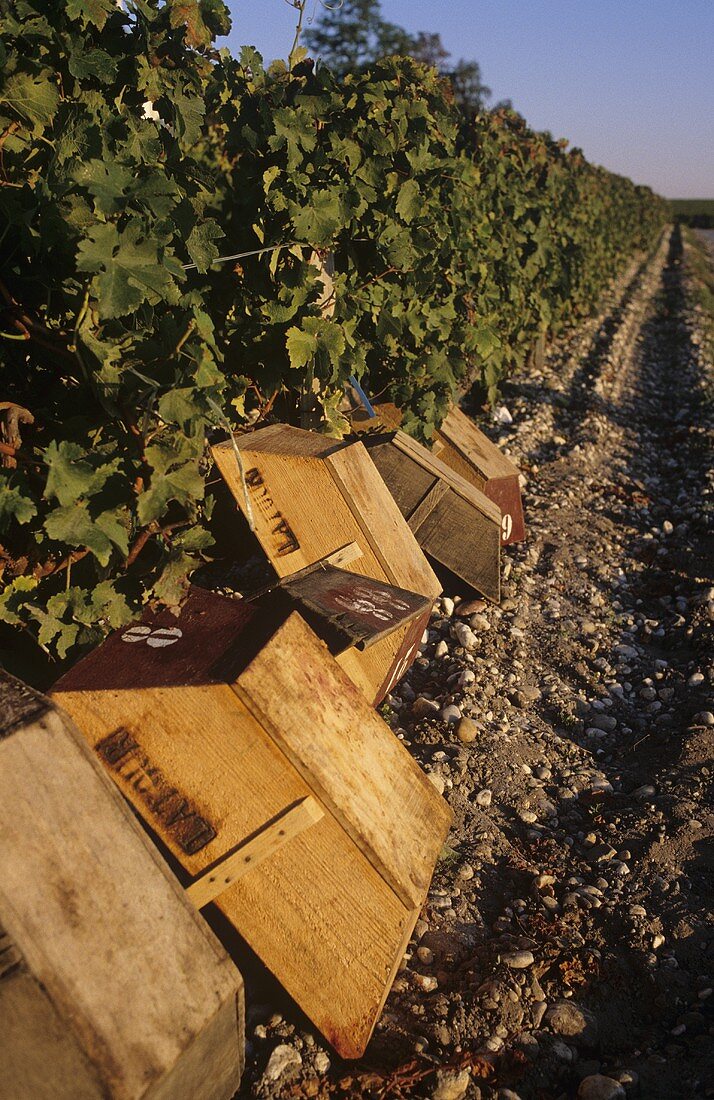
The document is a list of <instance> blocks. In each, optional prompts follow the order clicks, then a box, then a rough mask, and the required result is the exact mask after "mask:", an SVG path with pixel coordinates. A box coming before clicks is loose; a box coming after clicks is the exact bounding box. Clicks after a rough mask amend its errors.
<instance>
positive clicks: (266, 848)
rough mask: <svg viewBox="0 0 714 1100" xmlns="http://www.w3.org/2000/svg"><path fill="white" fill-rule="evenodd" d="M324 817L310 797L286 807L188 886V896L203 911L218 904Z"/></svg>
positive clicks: (320, 809)
mask: <svg viewBox="0 0 714 1100" xmlns="http://www.w3.org/2000/svg"><path fill="white" fill-rule="evenodd" d="M323 816H324V814H323V810H322V808H321V807H320V806H318V804H317V802H316V801H315V799H314V798H312V797H311V796H310V795H308V797H307V798H303V799H302V800H301V801H300V802H296V803H295V805H294V806H289V807H287V809H285V810H284V811H283V813H281V814H278V815H277V817H276V818H275V820H274V821H271V822H270V824H268V825H265V826H264V828H262V829H260V830H259V831H258V832H257V833H256V834H255V836H253V837H251V838H250V839H248V840H246V841H244V842H243V843H242V844H239V845H238V848H237V849H236V850H235V851H234V852H232V853H231V854H230V855H227V856H225V857H224V858H223V859H222V860H220V861H219V862H218V863H217V864H216V865H215V866H214V867H212V868H211V869H210V870H208V871H205V872H204V873H203V874H202V875H199V876H198V878H197V879H196V880H195V881H194V882H192V883H191V885H190V886H187V887H186V897H187V898H188V899H189V901H190V902H192V903H193V904H194V905H195V906H196V908H197V909H203V907H204V905H208V904H209V902H211V901H215V899H216V898H217V897H218V896H219V895H220V894H223V893H225V891H226V890H227V889H228V887H229V886H232V885H233V883H234V882H237V881H238V879H239V878H242V877H243V875H247V874H248V872H249V871H252V870H253V869H254V868H255V867H257V866H258V864H259V863H262V862H263V860H264V859H269V858H270V857H271V856H273V855H275V853H276V852H277V851H278V849H279V848H282V846H283V844H287V843H288V841H290V840H292V839H293V837H296V836H298V834H299V833H301V832H302V831H303V830H304V829H308V828H309V827H310V826H311V825H314V824H315V822H316V821H319V820H320V818H321V817H323Z"/></svg>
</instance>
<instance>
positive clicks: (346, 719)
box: [235, 615, 450, 908]
mask: <svg viewBox="0 0 714 1100" xmlns="http://www.w3.org/2000/svg"><path fill="white" fill-rule="evenodd" d="M298 654H299V658H297V659H296V655H298ZM278 682H280V683H281V685H282V688H283V690H281V691H280V692H276V691H275V686H274V685H275V684H276V683H278ZM235 690H236V692H237V693H238V694H239V696H240V698H241V700H242V701H243V702H245V703H246V705H247V706H249V707H250V709H251V710H252V712H253V713H254V714H255V715H256V717H258V719H259V721H260V723H261V725H262V726H263V727H264V728H265V729H267V730H269V732H270V735H271V737H272V738H273V741H274V742H275V744H277V745H279V746H280V748H281V749H282V750H283V752H284V753H285V755H286V756H287V758H288V759H289V760H290V761H291V762H292V764H293V765H294V767H295V768H296V769H297V771H298V772H299V773H300V774H301V775H302V776H303V778H304V779H305V780H306V781H308V779H309V783H310V787H311V789H312V790H313V791H314V792H315V794H316V796H317V797H318V798H319V799H320V801H321V802H322V803H323V805H324V806H326V807H327V808H328V809H329V810H330V812H331V813H332V814H333V815H334V816H335V818H336V819H337V820H338V821H339V823H340V825H341V826H342V827H343V828H344V829H345V831H346V832H347V833H348V835H349V836H350V837H351V838H352V839H353V841H354V842H355V844H357V846H358V847H359V849H360V850H361V851H362V852H363V853H364V854H365V855H366V856H367V858H368V859H369V861H370V863H371V864H372V865H373V866H374V867H376V868H377V870H378V871H379V873H380V874H381V875H382V876H383V878H384V879H385V881H386V882H388V883H389V885H390V886H391V887H392V889H393V890H394V892H395V893H396V894H397V896H398V897H399V898H400V899H401V901H402V902H403V903H404V905H405V906H407V907H408V908H411V907H413V906H418V905H420V904H421V902H422V900H423V898H424V895H425V892H426V890H427V889H428V885H429V881H430V878H431V873H432V869H433V866H434V861H435V859H436V856H437V854H438V851H439V845H440V843H441V840H442V839H443V836H444V835H445V833H446V831H447V829H448V824H449V816H450V815H449V812H448V810H447V808H446V805H445V803H444V802H443V800H442V799H440V798H439V796H438V795H436V792H435V791H434V788H433V786H432V784H431V783H430V782H429V780H428V779H427V778H426V776H425V775H424V773H423V772H422V771H421V769H420V768H419V767H418V765H417V764H416V763H415V762H414V760H413V759H412V758H411V756H410V755H409V754H408V753H407V752H406V750H405V749H404V748H403V746H402V745H400V743H399V742H398V741H397V740H396V738H394V737H393V736H389V737H385V736H384V732H385V729H386V727H385V725H384V722H383V721H382V719H381V718H380V717H379V716H378V715H377V714H376V713H375V712H374V711H372V710H369V709H368V708H366V707H365V706H364V702H363V700H362V698H361V696H360V694H359V692H358V691H357V689H356V688H355V686H354V685H353V684H352V683H351V682H350V681H349V680H348V679H347V677H346V676H345V675H344V674H343V673H342V672H341V670H340V669H339V668H338V667H337V666H336V665H335V664H334V662H332V663H326V661H325V653H324V647H323V646H322V643H321V642H319V640H318V639H317V638H316V637H315V635H314V634H313V633H312V632H311V631H310V630H309V629H308V628H307V626H306V625H305V623H304V622H303V621H302V620H301V619H300V617H299V616H298V615H292V616H291V617H290V619H288V621H287V622H286V623H285V625H284V626H283V627H282V628H281V630H280V632H279V633H278V634H277V635H276V637H275V639H274V640H273V644H271V645H270V646H269V647H266V648H265V649H264V650H263V651H262V652H261V653H260V654H259V655H258V657H257V658H256V659H255V660H254V661H253V662H252V663H251V664H250V666H249V667H248V668H247V669H246V670H245V672H244V673H243V674H242V675H241V677H240V678H239V680H238V682H237V684H236V685H235ZM296 699H299V700H300V703H301V705H300V708H299V710H298V708H296V706H295V700H296Z"/></svg>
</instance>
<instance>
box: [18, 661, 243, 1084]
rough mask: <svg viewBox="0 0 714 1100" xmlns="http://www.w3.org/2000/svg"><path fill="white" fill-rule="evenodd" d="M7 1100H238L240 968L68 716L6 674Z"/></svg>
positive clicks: (241, 1052)
mask: <svg viewBox="0 0 714 1100" xmlns="http://www.w3.org/2000/svg"><path fill="white" fill-rule="evenodd" d="M0 833H1V834H2V843H1V844H0V924H2V926H3V930H4V931H3V935H2V938H0V1020H1V1021H2V1024H1V1026H0V1097H2V1098H3V1100H50V1098H51V1100H100V1098H102V1100H105V1098H106V1097H112V1098H117V1100H139V1098H141V1100H169V1098H171V1100H184V1098H185V1100H196V1098H201V1100H213V1098H215V1100H224V1098H225V1100H228V1098H229V1097H231V1096H232V1095H233V1093H234V1091H235V1089H236V1088H237V1087H238V1084H239V1081H240V1074H241V1070H242V1065H243V985H242V981H241V978H240V974H239V973H238V971H237V970H236V968H235V967H234V965H233V964H232V963H231V962H230V960H229V959H228V957H227V956H226V954H225V952H224V950H223V949H222V947H221V946H220V944H219V943H218V941H217V940H216V938H215V937H214V936H213V934H212V933H211V932H210V930H209V929H208V926H207V925H206V924H205V922H204V921H203V920H202V919H201V918H200V916H199V915H198V914H197V913H196V912H195V910H194V908H193V906H192V905H190V903H189V902H188V901H187V900H186V898H185V897H184V895H183V891H182V890H181V888H180V886H179V884H178V883H177V882H176V880H175V879H174V877H173V875H171V874H170V872H169V871H168V869H167V867H166V864H165V862H164V861H163V860H162V859H161V858H160V857H159V855H158V853H157V852H156V850H155V848H154V846H153V845H152V844H151V842H150V841H149V840H148V838H147V837H146V836H145V834H144V832H143V830H142V829H141V828H140V827H139V825H138V824H137V823H136V821H135V820H134V817H133V815H132V813H131V812H130V811H129V809H128V807H127V806H126V804H125V803H124V801H123V799H121V798H120V797H119V795H118V793H117V791H116V790H115V788H114V786H113V784H111V783H110V782H108V780H107V777H106V776H105V775H104V774H103V770H102V769H101V768H100V766H99V765H98V763H97V761H96V760H95V758H94V757H93V755H92V754H91V753H90V751H89V750H88V748H87V746H86V744H85V742H84V739H83V738H82V737H81V735H80V734H79V732H78V731H77V730H76V729H75V728H74V726H73V725H72V723H71V722H70V721H69V720H68V719H67V718H66V717H64V716H63V715H62V714H61V713H60V712H58V711H56V710H55V709H54V708H53V707H52V706H51V705H50V704H49V703H48V701H47V700H46V699H45V698H44V697H42V696H40V695H38V694H37V693H35V692H33V691H31V689H29V688H27V687H25V686H24V685H21V684H19V683H18V682H17V681H15V680H12V679H11V678H10V677H8V676H6V675H5V674H4V673H1V672H0Z"/></svg>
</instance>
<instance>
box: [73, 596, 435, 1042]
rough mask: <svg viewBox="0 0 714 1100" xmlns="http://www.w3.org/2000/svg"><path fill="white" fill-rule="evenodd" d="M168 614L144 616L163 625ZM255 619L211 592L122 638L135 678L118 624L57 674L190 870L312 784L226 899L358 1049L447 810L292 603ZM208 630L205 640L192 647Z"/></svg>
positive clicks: (271, 962)
mask: <svg viewBox="0 0 714 1100" xmlns="http://www.w3.org/2000/svg"><path fill="white" fill-rule="evenodd" d="M215 601H218V603H220V604H221V605H223V606H221V607H219V608H218V609H217V612H216V619H217V621H219V622H220V624H221V625H220V629H217V630H216V631H213V632H212V631H210V630H206V629H205V622H206V620H208V621H209V622H210V620H211V618H212V615H211V613H210V610H209V604H210V603H211V602H215ZM190 602H191V600H189V601H188V603H190ZM187 607H188V604H187ZM231 609H233V611H234V622H233V624H231V623H230V622H229V619H230V610H231ZM201 610H203V611H205V612H206V615H205V616H202V615H201V614H200V611H201ZM158 619H159V620H160V622H159V626H158V627H157V626H156V625H155V623H154V622H149V621H148V620H147V621H146V623H145V625H148V626H149V628H150V630H151V631H154V630H163V629H165V628H164V626H163V623H164V620H163V618H162V617H161V616H159V617H158ZM258 621H259V619H258V617H257V609H254V610H253V611H251V608H250V607H249V606H248V605H246V604H244V603H243V602H242V601H232V600H227V599H225V598H224V597H220V596H215V595H212V594H209V593H202V594H201V596H200V597H199V598H198V603H197V604H196V606H195V607H194V608H193V609H191V608H189V609H188V611H187V610H186V608H185V609H184V612H183V613H182V615H181V616H180V617H179V619H178V620H174V622H175V623H176V624H177V625H176V629H177V630H180V631H181V635H180V637H178V638H177V640H176V641H175V642H173V643H172V644H171V645H170V646H168V647H158V648H153V649H152V648H150V647H149V645H148V643H147V642H144V643H141V642H139V643H131V644H129V645H126V646H125V648H126V649H127V650H128V651H130V652H131V653H132V654H133V660H134V662H135V664H136V666H137V677H136V679H137V685H136V687H135V686H133V685H132V682H131V676H129V675H123V676H122V679H121V681H117V678H116V675H115V667H116V663H115V661H114V655H115V652H116V650H117V648H118V647H120V646H123V645H124V643H123V642H122V640H121V638H122V636H123V635H125V634H126V633H127V631H122V632H118V635H115V636H114V638H110V639H109V640H108V641H107V642H106V643H105V645H104V646H103V647H101V649H100V651H99V653H98V654H95V655H94V656H93V657H92V656H90V657H89V658H87V659H86V661H85V662H83V663H84V664H89V663H90V662H91V668H90V674H87V673H86V672H83V671H82V663H80V665H78V666H77V668H76V670H75V671H74V672H73V673H70V674H69V676H67V677H65V678H63V680H62V681H60V683H59V684H58V685H57V688H56V690H57V693H58V698H59V699H60V700H61V702H62V705H63V706H65V707H66V708H67V709H68V710H70V711H71V713H72V714H73V715H74V716H75V717H76V719H77V721H78V722H79V724H80V725H81V727H82V729H83V730H84V732H85V734H86V736H87V738H88V740H89V742H90V744H91V745H92V746H93V747H94V749H95V751H96V753H97V755H98V756H99V758H100V759H101V760H102V761H103V762H104V764H105V766H106V767H107V768H108V770H109V772H110V774H111V775H112V776H113V778H114V780H115V782H116V783H117V784H118V786H119V787H120V789H121V790H122V791H123V793H124V794H125V795H126V797H127V798H128V799H129V800H130V802H131V803H132V805H133V806H134V807H135V808H136V810H137V811H138V813H139V814H140V815H141V816H142V817H143V818H144V820H145V821H146V822H147V824H148V825H149V827H150V828H151V829H152V831H153V832H154V833H155V834H156V836H157V837H158V838H159V839H160V840H161V842H162V843H163V844H165V845H166V847H167V848H168V849H169V851H170V852H171V853H172V854H173V855H174V856H175V857H176V859H177V860H178V862H179V864H180V866H181V867H182V868H183V869H184V871H185V872H186V877H187V882H186V885H190V882H191V881H193V880H196V879H197V878H198V877H200V876H202V875H204V874H205V873H206V871H208V870H209V869H210V868H212V867H213V866H215V865H216V863H217V861H219V860H222V859H224V858H225V857H226V856H229V855H230V854H231V853H232V852H234V851H236V850H238V849H239V848H240V846H241V845H242V844H244V842H245V840H246V838H248V837H251V836H252V835H253V834H256V833H258V832H260V831H261V830H263V829H264V828H265V826H266V824H267V823H270V822H271V821H273V820H274V819H275V818H276V817H277V816H279V815H281V814H283V813H284V812H285V811H286V809H288V808H289V807H291V806H293V805H295V804H296V803H298V802H300V801H301V800H303V799H305V798H308V797H312V798H313V799H314V800H315V801H316V802H317V804H318V806H319V807H320V808H321V810H322V811H323V816H322V817H321V818H320V820H319V821H316V822H315V823H314V824H312V825H311V826H310V827H309V828H307V829H305V830H304V831H302V832H300V833H299V834H298V835H296V836H294V837H293V839H291V840H289V841H288V842H287V843H285V844H283V845H282V846H281V847H280V848H279V849H278V850H277V851H276V852H275V854H274V855H272V856H270V858H267V859H265V860H263V861H262V862H260V863H259V864H257V865H256V866H255V867H254V868H253V869H252V870H251V871H250V872H249V873H247V874H245V875H243V876H242V877H241V878H239V879H238V880H237V881H236V882H234V883H233V884H232V885H230V886H229V887H228V888H227V889H226V890H225V892H223V893H221V894H220V895H219V896H218V897H217V898H216V901H215V904H216V905H217V906H218V908H219V909H220V910H221V911H222V912H223V914H224V915H225V916H226V917H227V919H228V920H229V921H230V922H231V923H232V924H233V925H234V926H235V928H237V929H238V931H239V932H240V934H241V936H243V937H244V939H245V940H246V941H247V942H248V944H249V945H250V946H251V948H252V949H253V950H254V951H255V952H256V954H258V955H259V956H260V958H261V959H262V960H263V961H264V963H265V964H266V965H267V966H268V967H269V969H270V970H272V972H273V973H274V974H275V975H276V977H277V978H278V979H279V980H280V981H281V982H282V984H283V985H284V986H285V988H286V989H287V991H288V992H289V993H290V994H291V996H292V997H293V998H294V999H295V1000H296V1001H297V1002H298V1004H299V1005H300V1006H301V1008H302V1009H303V1010H304V1011H305V1013H306V1014H307V1015H308V1016H309V1017H310V1019H312V1021H313V1022H314V1024H315V1025H316V1027H318V1028H319V1029H320V1030H321V1031H322V1033H323V1034H324V1035H325V1036H326V1037H327V1038H328V1039H329V1041H330V1042H331V1043H332V1044H333V1045H334V1046H335V1048H336V1049H337V1050H338V1051H339V1053H340V1054H342V1055H343V1056H345V1057H358V1056H360V1055H361V1053H362V1052H363V1051H364V1048H365V1046H366V1044H367V1041H368V1039H369V1036H370V1035H371V1032H372V1029H373V1027H374V1024H375V1022H376V1020H377V1018H378V1015H379V1012H380V1009H381V1005H382V1003H383V1000H384V997H385V996H386V994H387V992H388V989H389V986H390V984H391V981H392V978H393V975H394V973H395V972H396V968H397V966H398V964H399V960H400V958H401V954H402V952H403V947H404V943H405V941H406V938H408V936H409V934H410V932H411V929H412V928H413V925H414V922H415V921H416V918H417V915H418V912H419V908H420V906H421V904H422V903H423V900H424V897H425V894H426V891H427V888H428V884H429V880H430V876H431V873H432V870H433V866H434V863H435V860H436V858H437V855H438V852H439V850H440V848H441V845H442V843H443V840H444V837H445V835H446V832H447V830H448V825H449V820H450V813H449V810H448V808H447V807H446V804H445V803H444V802H443V800H442V799H441V798H440V797H439V796H438V795H437V794H436V792H435V790H434V789H433V787H432V785H431V784H430V783H429V781H428V780H427V778H426V777H425V776H424V775H423V773H422V772H421V771H420V769H419V768H418V766H417V765H416V763H415V762H414V761H413V760H412V758H411V757H410V756H409V754H408V753H407V752H406V750H405V749H404V747H403V746H402V745H401V744H400V743H399V741H397V739H396V738H395V737H394V736H393V734H392V733H391V731H390V730H389V728H388V727H387V726H386V725H385V723H384V722H383V721H382V719H381V718H380V717H379V716H378V715H377V714H376V713H375V712H374V711H373V710H372V709H371V708H370V707H369V705H368V704H367V702H366V701H365V699H364V698H363V697H362V695H361V694H360V692H359V690H358V689H357V688H356V687H355V685H354V684H352V683H351V681H350V680H349V679H348V678H347V676H346V675H345V673H344V672H343V671H342V669H340V667H339V666H338V665H337V663H336V662H335V660H334V659H333V658H332V657H331V656H330V654H329V653H328V651H327V649H326V647H325V646H324V645H323V643H322V642H320V641H319V640H318V639H317V638H316V636H315V635H314V634H313V633H312V631H311V630H310V629H309V627H308V626H307V624H306V623H305V622H304V621H303V620H302V619H301V618H300V617H299V616H298V615H297V614H292V615H291V616H290V617H289V618H288V619H287V620H286V621H284V622H283V623H282V624H281V625H279V626H278V627H277V629H275V630H274V631H273V633H271V634H270V636H269V637H268V639H267V640H265V641H264V640H263V636H262V634H261V635H260V637H259V636H258V630H257V628H256V623H258ZM127 629H128V630H131V629H132V628H127ZM155 636H156V635H154V634H152V633H149V634H147V635H144V637H145V638H151V637H155ZM196 645H198V646H199V647H201V648H202V649H205V650H207V652H204V653H202V654H201V655H200V656H196V657H192V656H191V655H190V651H192V650H193V648H194V647H195V646H196ZM102 650H106V651H107V655H106V658H105V659H102V658H101V656H100V655H101V651H102ZM137 650H140V651H141V652H138V651H137ZM172 654H173V656H172ZM166 663H170V664H171V665H172V667H173V670H174V671H173V672H167V671H166V669H165V667H164V666H165V664H166ZM176 670H181V671H182V673H183V679H182V680H178V679H177V676H176ZM217 670H222V674H223V675H224V677H225V678H224V680H222V681H221V680H220V677H219V676H218V675H217ZM100 673H103V674H104V675H105V676H106V677H107V680H108V683H107V685H106V687H104V686H103V684H102V676H101V675H99V674H100ZM169 684H172V685H174V686H168V685H169ZM88 685H91V686H89V687H88Z"/></svg>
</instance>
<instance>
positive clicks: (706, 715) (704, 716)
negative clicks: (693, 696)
mask: <svg viewBox="0 0 714 1100" xmlns="http://www.w3.org/2000/svg"><path fill="white" fill-rule="evenodd" d="M692 721H693V722H694V724H695V726H714V714H712V712H711V711H710V710H700V711H699V713H698V714H695V715H694V718H693V719H692Z"/></svg>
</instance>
